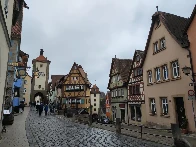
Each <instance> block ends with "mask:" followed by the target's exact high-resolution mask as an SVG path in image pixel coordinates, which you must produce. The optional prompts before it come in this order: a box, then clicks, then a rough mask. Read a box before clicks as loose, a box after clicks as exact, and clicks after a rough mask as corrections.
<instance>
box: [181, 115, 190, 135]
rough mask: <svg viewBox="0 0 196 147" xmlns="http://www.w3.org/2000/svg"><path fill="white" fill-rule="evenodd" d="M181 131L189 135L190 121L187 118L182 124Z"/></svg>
mask: <svg viewBox="0 0 196 147" xmlns="http://www.w3.org/2000/svg"><path fill="white" fill-rule="evenodd" d="M181 130H182V133H184V134H188V119H187V118H183V120H182V124H181Z"/></svg>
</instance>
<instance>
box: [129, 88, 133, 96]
mask: <svg viewBox="0 0 196 147" xmlns="http://www.w3.org/2000/svg"><path fill="white" fill-rule="evenodd" d="M132 89H133V86H129V95H132V94H133V91H132Z"/></svg>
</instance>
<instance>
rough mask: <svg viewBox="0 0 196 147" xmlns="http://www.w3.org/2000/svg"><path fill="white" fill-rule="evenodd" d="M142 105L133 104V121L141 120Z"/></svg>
mask: <svg viewBox="0 0 196 147" xmlns="http://www.w3.org/2000/svg"><path fill="white" fill-rule="evenodd" d="M140 107H141V106H140V105H136V106H134V105H132V106H131V120H133V121H138V122H140V121H141V117H142V113H141V108H140Z"/></svg>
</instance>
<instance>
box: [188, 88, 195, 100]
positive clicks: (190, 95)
mask: <svg viewBox="0 0 196 147" xmlns="http://www.w3.org/2000/svg"><path fill="white" fill-rule="evenodd" d="M188 100H195V91H194V90H189V91H188Z"/></svg>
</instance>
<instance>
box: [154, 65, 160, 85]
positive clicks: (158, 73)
mask: <svg viewBox="0 0 196 147" xmlns="http://www.w3.org/2000/svg"><path fill="white" fill-rule="evenodd" d="M155 78H156V81H157V82H159V81H161V69H160V67H156V68H155Z"/></svg>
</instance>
